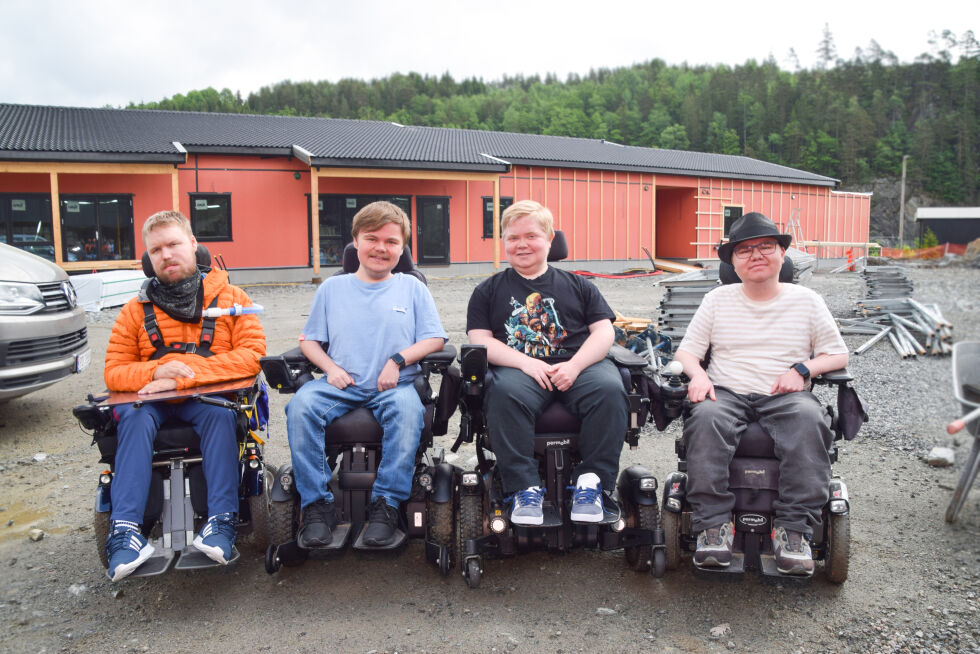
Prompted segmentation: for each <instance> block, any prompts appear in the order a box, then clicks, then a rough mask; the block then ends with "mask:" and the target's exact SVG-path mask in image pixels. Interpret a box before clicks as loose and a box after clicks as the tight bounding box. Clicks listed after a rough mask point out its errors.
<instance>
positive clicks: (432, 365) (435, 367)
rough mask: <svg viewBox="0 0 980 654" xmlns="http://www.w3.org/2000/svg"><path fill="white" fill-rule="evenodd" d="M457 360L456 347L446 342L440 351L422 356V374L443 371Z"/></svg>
mask: <svg viewBox="0 0 980 654" xmlns="http://www.w3.org/2000/svg"><path fill="white" fill-rule="evenodd" d="M455 360H456V347H455V346H454V345H450V344H449V343H446V344H444V345H443V346H442V349H441V350H440V351H438V352H433V353H432V354H428V355H426V356H424V357H422V360H421V361H419V364H420V365H421V366H422V374H424V375H427V374H429V373H430V372H440V373H441V372H443V371H444V370H445V369H446V368H448V367H449V366H450V365H452V363H453V361H455Z"/></svg>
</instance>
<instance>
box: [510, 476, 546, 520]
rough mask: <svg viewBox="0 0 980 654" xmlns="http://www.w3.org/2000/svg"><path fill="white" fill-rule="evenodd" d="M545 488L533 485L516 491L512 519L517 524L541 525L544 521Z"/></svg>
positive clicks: (511, 513)
mask: <svg viewBox="0 0 980 654" xmlns="http://www.w3.org/2000/svg"><path fill="white" fill-rule="evenodd" d="M543 502H544V489H543V488H541V487H540V486H531V487H530V488H528V489H527V490H522V491H517V492H516V493H514V510H513V511H511V512H510V521H511V522H512V523H514V524H515V525H531V526H533V525H540V524H542V523H543V522H544V509H543V508H542V504H543Z"/></svg>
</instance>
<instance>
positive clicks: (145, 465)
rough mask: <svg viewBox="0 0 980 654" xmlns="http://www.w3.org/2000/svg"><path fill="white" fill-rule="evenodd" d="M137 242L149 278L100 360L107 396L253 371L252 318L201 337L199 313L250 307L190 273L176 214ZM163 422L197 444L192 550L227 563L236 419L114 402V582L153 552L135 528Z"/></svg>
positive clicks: (255, 337) (258, 346)
mask: <svg viewBox="0 0 980 654" xmlns="http://www.w3.org/2000/svg"><path fill="white" fill-rule="evenodd" d="M143 243H144V244H145V245H146V251H147V254H148V255H149V258H150V262H151V263H152V265H153V272H154V273H155V277H153V278H151V279H149V280H147V282H146V283H145V284H144V285H143V288H142V289H141V290H140V293H139V295H138V296H137V297H135V298H133V299H132V300H130V301H129V302H128V303H127V304H126V305H125V306H124V307H123V308H122V310H121V311H120V312H119V317H118V318H117V319H116V324H115V326H113V328H112V335H111V336H110V337H109V346H108V348H107V351H106V360H105V382H106V386H107V387H108V388H109V390H112V391H135V392H139V394H140V395H145V396H147V399H150V397H151V396H152V394H154V393H160V392H163V391H170V390H181V389H185V388H191V387H194V386H203V385H206V384H213V383H217V382H224V381H231V380H234V379H243V378H247V377H251V376H253V375H256V374H258V372H259V369H260V367H259V358H260V357H262V356H264V355H265V333H264V332H263V331H262V325H261V324H260V323H259V320H258V318H257V317H256V316H255V315H254V314H245V315H238V316H222V317H220V318H218V319H217V320H216V321H215V322H214V325H213V334H207V333H206V332H207V331H209V330H205V325H206V324H207V323H206V322H204V321H202V311H203V309H204V308H205V307H208V306H213V307H220V308H227V307H230V306H232V305H234V304H240V305H242V306H249V305H251V304H252V301H251V300H250V299H249V297H248V295H247V294H246V293H245V292H244V291H243V290H241V289H240V288H237V287H235V286H232V285H231V284H229V283H228V274H227V273H226V272H225V271H223V270H211V271H210V272H207V274H203V273H202V272H200V271H199V270H198V268H197V256H196V253H197V239H195V238H194V234H193V232H192V231H191V225H190V222H188V220H187V218H185V217H184V216H183V215H182V214H180V213H178V212H176V211H161V212H159V213H156V214H153V215H152V216H150V218H149V219H147V221H146V224H144V226H143ZM154 319H155V320H154ZM154 322H155V325H156V329H154V328H153V324H154ZM155 343H156V344H155ZM190 345H194V347H190ZM188 350H190V351H188ZM171 416H174V417H177V418H179V419H181V420H184V421H185V422H188V423H190V424H191V425H193V426H194V431H196V432H197V433H198V434H199V435H200V437H201V452H202V455H203V461H202V465H203V467H204V477H205V479H206V481H207V489H208V493H207V494H208V516H209V517H208V521H207V523H206V524H205V525H204V527H202V528H201V531H200V533H199V534H198V535H197V538H195V539H194V546H195V547H197V549H199V550H201V551H202V552H204V553H205V554H207V555H208V556H209V557H210V558H212V559H213V560H215V561H217V562H219V563H228V561H229V559H230V557H231V555H232V546H233V545H234V542H235V536H236V525H237V519H238V518H237V512H238V449H237V443H236V440H235V422H236V416H235V413H234V412H233V411H232V410H230V409H226V408H223V407H217V406H213V405H208V404H203V403H200V402H178V403H171V402H154V403H146V404H143V405H142V406H141V407H139V408H133V406H132V405H129V404H125V405H118V406H116V407H115V417H116V420H117V421H118V428H117V434H118V445H117V449H116V459H115V471H114V472H115V474H114V478H113V482H112V492H111V497H112V515H111V516H110V520H111V522H110V528H109V539H108V541H107V542H106V552H107V553H108V557H109V570H108V575H109V578H110V579H112V580H113V581H118V580H119V579H122V578H123V577H125V576H127V575H128V574H130V573H131V572H133V571H134V570H136V568H138V567H139V566H140V565H141V564H142V563H143V562H144V561H146V559H148V558H149V557H150V555H151V554H152V553H153V546H152V545H150V544H149V543H147V541H146V539H145V538H144V537H143V536H142V534H141V533H140V523H141V522H142V520H143V513H144V511H145V508H146V498H147V494H148V492H149V487H150V471H151V465H152V458H153V439H154V437H155V436H156V433H157V430H158V428H159V426H160V425H161V424H162V423H163V422H164V421H165V420H166V419H167V418H169V417H171Z"/></svg>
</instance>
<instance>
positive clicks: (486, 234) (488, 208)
mask: <svg viewBox="0 0 980 654" xmlns="http://www.w3.org/2000/svg"><path fill="white" fill-rule="evenodd" d="M512 204H514V198H500V215H501V216H502V215H504V209H506V208H507V207H509V206H510V205H512ZM483 238H493V197H491V196H489V195H484V196H483Z"/></svg>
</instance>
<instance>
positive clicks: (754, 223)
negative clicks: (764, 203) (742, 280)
mask: <svg viewBox="0 0 980 654" xmlns="http://www.w3.org/2000/svg"><path fill="white" fill-rule="evenodd" d="M766 236H771V237H772V238H774V239H776V241H777V242H778V243H779V245H781V246H782V248H783V249H784V250H785V249H786V248H788V247H789V244H790V243H791V242H792V241H793V235H792V234H780V233H779V229H778V228H777V227H776V223H774V222H773V221H771V220H769V219H768V218H766V217H765V216H764V215H762V214H761V213H759V212H758V211H753V212H752V213H747V214H745V215H744V216H742V217H741V218H739V219H738V220H736V221H735V224H734V225H732V229H731V231H730V232H729V234H728V242H727V243H722V244H721V245H719V246H718V258H719V259H721V260H722V261H724V262H725V263H728V264H730V263H731V262H732V251H733V250H734V249H735V246H736V245H738V244H739V243H741V242H742V241H751V240H752V239H754V238H764V237H766Z"/></svg>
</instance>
